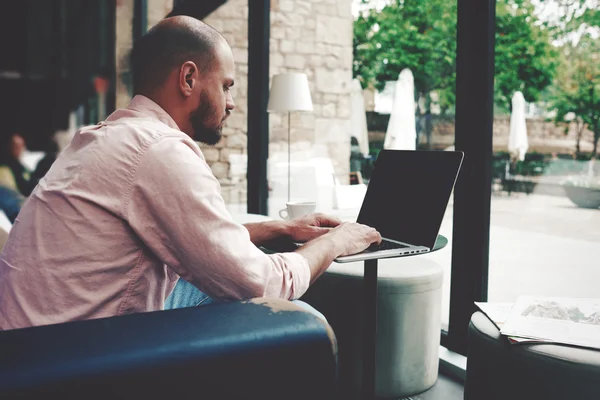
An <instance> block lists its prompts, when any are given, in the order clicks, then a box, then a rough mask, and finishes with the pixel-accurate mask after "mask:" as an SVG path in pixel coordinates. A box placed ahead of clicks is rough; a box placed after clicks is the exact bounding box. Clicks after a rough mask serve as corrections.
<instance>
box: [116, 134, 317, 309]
mask: <svg viewBox="0 0 600 400" xmlns="http://www.w3.org/2000/svg"><path fill="white" fill-rule="evenodd" d="M220 192H221V189H220V185H219V182H218V181H217V179H216V178H215V177H214V176H213V174H212V172H211V170H210V167H209V166H208V165H207V164H206V162H205V161H204V158H203V157H202V156H201V153H200V150H199V148H198V147H197V146H196V145H195V143H193V142H192V141H191V140H187V139H186V138H181V137H178V136H166V137H162V138H161V139H158V140H157V141H156V142H154V143H152V144H151V145H149V147H148V148H147V150H146V151H145V152H144V153H143V155H142V157H141V159H140V160H139V163H138V166H137V168H136V171H135V174H134V176H133V178H132V182H131V187H130V188H128V189H127V191H126V193H127V194H126V201H125V202H124V207H125V209H124V215H125V217H126V219H127V221H128V223H129V225H130V226H131V228H132V229H133V230H134V231H135V233H136V234H137V235H138V237H139V238H140V239H141V241H142V242H143V243H144V245H145V246H147V247H148V248H149V249H150V250H151V251H152V252H153V253H154V254H155V255H156V256H157V257H158V258H160V259H161V261H163V262H164V263H165V264H166V265H167V266H168V267H170V268H172V269H173V270H174V271H175V272H176V273H177V274H178V275H179V276H181V277H182V278H183V279H185V280H187V281H189V282H190V283H192V284H193V285H194V286H196V287H198V288H199V289H200V290H202V291H203V292H205V293H206V294H208V295H209V296H211V297H214V298H216V299H222V300H226V299H249V298H253V297H278V298H284V299H290V300H293V299H297V298H299V297H300V296H302V295H303V294H304V292H305V291H306V289H307V288H308V285H309V282H310V269H309V266H308V262H307V260H306V259H305V258H304V257H302V256H301V255H300V254H297V253H278V254H270V255H267V254H265V253H264V252H262V251H261V250H260V249H259V248H257V247H256V246H255V245H254V244H253V243H252V242H251V241H250V235H249V233H248V231H247V230H246V228H245V227H244V226H242V225H240V224H238V223H235V222H234V221H233V220H232V218H231V215H230V213H229V212H228V211H227V209H226V207H225V203H224V201H223V198H222V197H221V193H220Z"/></svg>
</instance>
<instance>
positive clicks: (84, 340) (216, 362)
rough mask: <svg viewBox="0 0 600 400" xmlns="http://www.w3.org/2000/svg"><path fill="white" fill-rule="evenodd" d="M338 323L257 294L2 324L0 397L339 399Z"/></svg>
mask: <svg viewBox="0 0 600 400" xmlns="http://www.w3.org/2000/svg"><path fill="white" fill-rule="evenodd" d="M336 380H337V345H336V341H335V336H334V334H333V331H332V330H331V328H330V326H329V325H327V324H326V323H325V322H324V321H322V320H321V319H319V318H317V317H316V316H314V315H313V314H310V313H309V312H306V311H304V310H303V309H302V308H300V307H298V306H296V305H294V304H293V303H291V302H287V301H283V300H273V299H268V300H267V299H255V300H252V301H249V302H231V303H221V304H213V305H209V306H204V307H195V308H184V309H178V310H170V311H159V312H151V313H143V314H132V315H127V316H122V317H114V318H104V319H96V320H88V321H78V322H69V323H64V324H57V325H48V326H41V327H34V328H26V329H15V330H9V331H3V332H0V399H49V398H52V399H161V400H164V399H175V400H182V399H234V398H235V399H255V398H256V399H257V398H260V399H328V400H330V399H334V398H336V389H337V388H336V383H337V382H336Z"/></svg>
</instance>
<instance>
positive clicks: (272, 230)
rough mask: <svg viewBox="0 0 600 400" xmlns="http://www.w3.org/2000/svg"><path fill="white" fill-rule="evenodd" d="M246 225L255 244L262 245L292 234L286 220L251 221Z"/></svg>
mask: <svg viewBox="0 0 600 400" xmlns="http://www.w3.org/2000/svg"><path fill="white" fill-rule="evenodd" d="M244 226H245V227H246V229H247V230H248V233H249V234H250V240H251V241H252V243H254V245H255V246H262V245H264V244H265V243H267V242H270V241H272V240H275V239H279V238H282V237H289V236H290V226H289V224H287V223H286V221H264V222H250V223H247V224H244Z"/></svg>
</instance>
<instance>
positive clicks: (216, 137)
mask: <svg viewBox="0 0 600 400" xmlns="http://www.w3.org/2000/svg"><path fill="white" fill-rule="evenodd" d="M215 114H216V110H215V109H214V108H213V107H211V105H210V101H208V98H207V96H206V94H205V93H202V95H201V97H200V106H199V107H198V109H197V110H196V111H194V113H193V114H192V117H191V122H192V129H193V130H194V139H195V140H197V141H199V142H202V143H204V144H208V145H215V144H217V143H219V141H220V140H221V138H222V137H223V121H221V123H220V124H219V125H218V126H216V127H212V128H211V127H208V126H206V121H209V120H211V119H213V118H214V116H215Z"/></svg>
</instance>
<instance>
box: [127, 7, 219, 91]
mask: <svg viewBox="0 0 600 400" xmlns="http://www.w3.org/2000/svg"><path fill="white" fill-rule="evenodd" d="M224 42H225V39H224V38H223V36H221V34H220V33H219V32H217V31H216V30H215V29H213V28H212V27H210V26H209V25H207V24H205V23H204V22H202V21H199V20H197V19H195V18H192V17H187V16H176V17H170V18H166V19H163V20H162V21H160V22H159V23H158V24H156V25H155V26H154V27H152V29H150V30H149V31H148V32H147V33H146V34H145V35H144V36H142V37H141V38H140V39H138V40H137V41H136V42H135V43H134V45H133V50H132V52H131V69H132V77H133V93H134V94H144V95H147V94H149V93H151V92H153V91H155V90H156V89H158V88H159V87H160V86H161V85H162V84H163V83H164V82H165V81H166V80H167V77H168V76H169V74H170V73H171V72H172V71H173V69H175V68H179V67H180V66H181V65H182V64H183V63H184V62H186V61H194V62H195V63H196V65H197V66H198V69H199V72H200V73H203V72H206V71H208V70H210V69H211V68H212V67H213V65H214V61H215V57H216V53H215V52H216V49H217V48H218V46H219V45H221V44H222V43H224Z"/></svg>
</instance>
